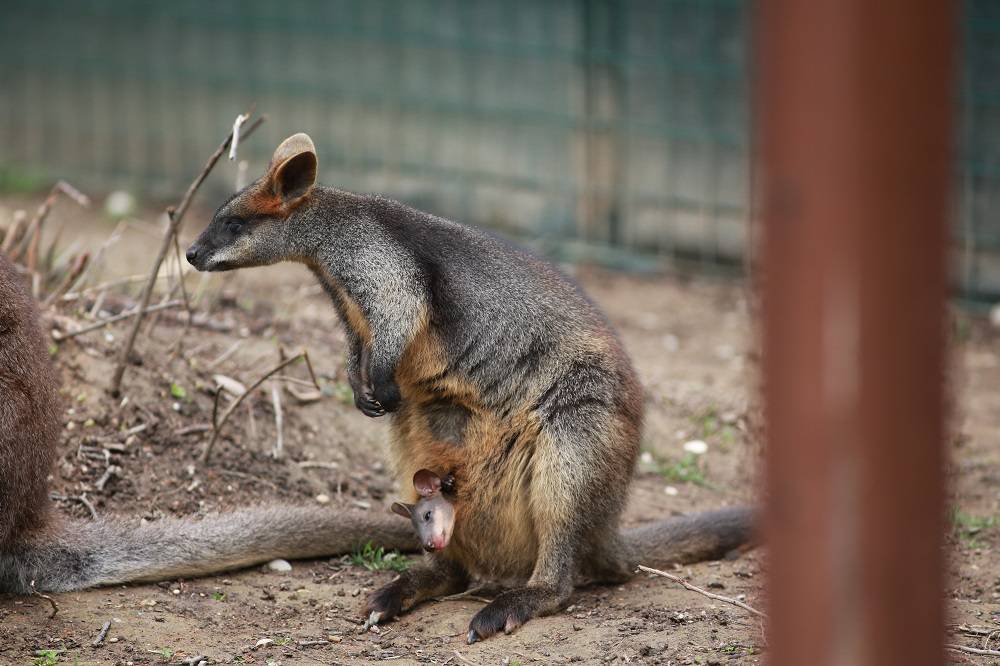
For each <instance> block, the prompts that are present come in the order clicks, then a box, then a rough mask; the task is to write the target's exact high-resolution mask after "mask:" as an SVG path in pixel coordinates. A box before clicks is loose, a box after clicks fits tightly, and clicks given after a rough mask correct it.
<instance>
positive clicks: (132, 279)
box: [62, 268, 195, 301]
mask: <svg viewBox="0 0 1000 666" xmlns="http://www.w3.org/2000/svg"><path fill="white" fill-rule="evenodd" d="M194 272H195V271H194V269H193V268H192V269H191V270H187V271H184V275H185V276H186V275H190V274H191V273H194ZM169 277H171V276H170V275H159V276H157V278H156V279H157V280H165V279H166V278H169ZM148 279H149V276H148V275H129V276H127V277H123V278H118V279H115V280H109V281H108V282H102V283H101V284H99V285H97V286H96V287H87V288H86V289H81V290H80V291H71V292H69V293H67V294H66V295H64V296H63V297H62V300H63V301H75V300H78V299H80V298H82V297H84V296H89V295H90V294H96V293H100V292H102V291H107V290H108V289H113V288H115V287H122V286H125V285H129V284H135V283H136V282H142V281H143V280H148Z"/></svg>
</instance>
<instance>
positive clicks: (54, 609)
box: [28, 581, 59, 620]
mask: <svg viewBox="0 0 1000 666" xmlns="http://www.w3.org/2000/svg"><path fill="white" fill-rule="evenodd" d="M28 586H29V587H30V588H31V594H33V595H34V596H36V597H41V598H42V599H45V600H46V601H48V602H49V605H51V606H52V612H51V613H50V614H49V619H50V620H51V619H52V618H54V617H55V616H56V614H57V613H58V612H59V604H57V603H56V600H55V599H53V598H52V597H50V596H49V595H47V594H42V593H41V592H39V591H38V590H37V589H35V581H31V583H29V584H28Z"/></svg>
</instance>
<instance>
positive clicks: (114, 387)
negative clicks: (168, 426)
mask: <svg viewBox="0 0 1000 666" xmlns="http://www.w3.org/2000/svg"><path fill="white" fill-rule="evenodd" d="M263 120H264V117H263V116H262V117H261V118H258V119H257V121H256V122H254V123H253V124H252V125H250V127H248V128H247V130H246V131H245V132H243V138H244V139H246V138H247V137H249V136H250V134H251V133H253V131H254V130H255V129H256V128H257V127H259V126H260V123H261V122H262V121H263ZM232 140H233V133H232V131H230V132H229V136H227V137H226V139H225V140H224V141H223V142H222V143H221V144H220V145H219V147H218V148H216V150H215V152H214V153H212V156H211V157H209V158H208V162H206V163H205V166H204V167H203V168H202V170H201V173H199V174H198V176H197V177H195V179H194V180H193V181H192V182H191V185H189V186H188V189H187V192H185V193H184V198H182V199H181V202H180V204H178V205H177V207H176V209H174V210H173V211H172V212H171V213H170V214H169V220H170V223H169V224H168V225H167V230H166V232H165V233H164V235H163V242H162V243H161V244H160V251H159V253H158V254H157V256H156V259H155V260H154V262H153V268H152V270H150V272H149V279H148V280H147V282H146V286H145V287H144V288H143V291H142V299H141V301H140V305H139V316H137V317H136V318H135V323H134V324H133V325H132V330H131V331H130V332H129V335H128V338H127V339H126V340H125V344H124V345H123V346H122V350H121V353H120V354H119V355H118V363H117V365H116V366H115V371H114V374H113V375H112V378H111V386H110V391H111V395H113V396H117V395H119V394H120V393H121V385H122V378H123V377H124V376H125V368H126V367H128V361H129V357H130V356H131V355H132V349H133V348H134V347H135V341H136V338H137V337H138V336H139V329H141V328H142V321H143V319H144V318H145V316H146V312H147V311H148V310H149V301H150V299H151V298H152V297H153V288H154V287H155V285H156V280H157V277H158V276H159V274H160V266H162V265H163V260H164V259H166V256H167V253H168V252H169V251H170V246H171V244H172V243H173V239H174V236H175V235H177V233H178V232H179V231H180V228H181V222H182V221H183V220H184V214H185V213H186V212H187V209H188V207H189V206H190V205H191V201H192V200H193V199H194V195H195V193H196V192H197V191H198V188H200V187H201V184H202V183H203V182H204V181H205V178H207V177H208V174H209V173H210V172H211V171H212V169H213V167H215V164H216V162H218V161H219V158H220V157H222V155H223V154H224V153H225V152H226V149H227V148H229V144H230V143H231V142H232Z"/></svg>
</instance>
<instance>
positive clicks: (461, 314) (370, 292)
mask: <svg viewBox="0 0 1000 666" xmlns="http://www.w3.org/2000/svg"><path fill="white" fill-rule="evenodd" d="M317 165H318V161H317V156H316V151H315V149H314V147H313V142H312V141H311V140H310V138H309V137H308V136H306V135H305V134H296V135H294V136H292V137H289V138H288V139H286V140H285V141H284V142H282V143H281V145H279V146H278V148H277V150H276V151H275V153H274V156H273V157H272V159H271V163H270V166H269V168H268V170H267V172H266V174H265V175H264V176H263V177H261V178H260V179H258V180H257V181H256V182H254V183H253V184H251V185H249V186H248V187H246V188H244V189H243V190H242V191H240V192H238V193H237V194H235V195H234V196H232V197H231V198H230V199H229V200H228V201H226V202H225V203H224V204H223V205H222V206H220V207H219V209H218V210H217V211H216V213H215V216H214V217H213V219H212V221H211V223H210V224H209V226H208V227H207V228H206V229H205V231H204V232H203V233H202V234H201V236H200V237H199V238H198V240H197V241H196V242H195V243H194V244H193V245H192V246H191V247H190V249H189V250H188V252H187V257H188V260H189V261H190V262H191V264H193V265H194V266H195V268H197V269H199V270H203V271H224V270H231V269H236V268H244V267H249V266H261V265H266V264H273V263H275V262H279V261H296V262H300V263H302V264H305V265H306V266H307V267H308V268H309V269H310V270H311V271H312V272H313V273H314V274H315V276H316V277H317V279H318V280H319V282H320V283H321V284H322V285H323V287H324V288H325V289H326V291H327V292H328V294H329V296H330V298H331V299H332V301H333V304H334V307H335V308H336V309H337V310H338V312H339V314H340V317H341V319H342V320H343V322H344V324H345V328H346V331H347V336H348V339H349V352H348V374H349V379H350V383H351V385H352V388H353V389H354V392H355V401H356V403H357V405H358V408H359V409H361V410H362V411H363V412H364V413H366V414H368V415H369V416H379V415H381V414H383V413H385V412H391V413H393V416H392V430H393V454H394V457H395V462H396V473H397V474H398V479H399V481H400V484H401V487H406V484H407V483H408V482H409V481H410V479H412V477H413V474H414V472H416V471H417V470H420V469H423V468H427V469H446V470H455V477H456V479H457V483H458V491H457V501H456V505H455V506H456V520H455V530H454V533H453V534H452V537H451V543H450V544H449V546H448V548H447V549H446V552H443V553H434V554H431V555H430V556H429V557H428V558H425V560H426V561H425V562H424V563H423V564H421V565H419V566H415V567H412V568H410V569H409V570H407V571H406V572H404V573H403V574H402V575H401V576H400V577H399V578H398V579H396V580H395V581H393V582H391V583H389V584H388V585H386V586H385V587H383V588H382V589H380V590H378V591H377V592H375V593H374V594H373V595H372V596H371V597H370V598H369V601H368V607H367V610H366V615H369V614H371V613H374V614H375V617H377V618H380V619H382V620H388V619H390V618H392V617H393V616H395V615H396V614H398V613H399V612H400V611H401V610H405V609H407V608H410V607H412V606H413V605H415V604H417V603H419V602H421V601H423V600H425V599H428V598H431V597H436V596H441V595H447V594H452V593H454V592H458V591H461V590H463V589H464V588H465V587H466V585H467V583H468V581H469V579H470V576H477V577H481V578H487V579H493V580H497V581H505V582H507V583H508V584H509V585H511V586H512V589H510V590H508V591H507V592H504V593H503V594H501V595H500V596H499V597H497V598H496V599H495V600H494V601H493V602H492V603H490V604H489V605H487V606H486V607H485V608H483V609H482V610H480V611H479V612H478V613H477V614H476V615H475V617H474V618H473V619H472V622H471V625H470V627H469V633H468V637H469V640H470V641H475V640H478V639H480V638H485V637H487V636H491V635H493V634H496V633H497V632H500V631H511V630H513V629H514V628H516V627H517V626H519V625H521V624H523V623H524V622H526V621H527V620H528V619H530V618H532V617H535V616H537V615H542V614H546V613H552V612H554V611H556V610H557V609H559V608H561V607H562V606H563V605H564V604H565V603H566V601H567V599H568V598H569V596H570V594H571V592H572V589H573V584H574V580H575V579H577V578H580V577H583V578H587V579H590V580H597V581H620V580H622V579H624V578H626V577H627V576H629V574H630V573H631V571H632V565H633V564H634V563H635V562H637V561H640V560H641V561H642V562H644V563H653V564H656V563H661V564H662V563H665V562H690V561H695V560H701V559H706V558H714V557H718V556H720V555H723V554H724V553H726V552H728V551H730V550H732V549H734V548H736V547H738V546H740V545H742V544H744V543H745V542H746V541H747V540H748V539H749V538H750V531H751V512H750V510H749V509H744V508H736V509H725V510H721V511H717V512H711V513H705V514H700V515H696V516H692V517H687V518H682V519H678V520H672V521H665V522H663V523H659V524H657V525H651V526H649V527H645V528H642V529H638V530H632V531H625V532H620V531H619V529H618V521H619V516H620V514H621V511H622V508H623V506H624V504H625V500H626V498H627V496H628V489H629V483H630V481H631V478H632V471H633V466H634V463H635V460H636V455H637V453H638V451H639V439H640V431H641V427H642V411H643V395H642V390H641V388H640V386H639V382H638V380H637V378H636V375H635V372H634V370H633V369H632V365H631V362H630V361H629V358H628V356H627V355H626V354H625V351H624V350H623V349H622V345H621V343H620V342H619V341H618V339H617V337H616V335H615V333H614V332H613V331H612V330H611V327H610V326H609V324H608V322H607V321H606V320H605V318H604V316H603V315H602V314H601V313H600V312H599V311H598V310H597V308H596V307H594V305H593V304H591V303H590V301H588V300H587V298H586V297H585V296H584V295H583V293H582V292H581V291H580V290H579V289H578V288H577V286H576V285H574V284H573V283H572V282H571V281H570V280H568V279H567V278H566V277H564V276H563V275H561V274H560V273H559V272H557V271H556V270H554V269H553V268H551V267H550V266H549V265H548V264H546V263H545V262H544V261H541V260H539V259H538V258H536V257H534V256H533V255H531V254H529V253H528V252H526V251H524V250H522V249H520V248H518V247H516V246H514V245H512V244H509V243H506V242H504V241H502V240H499V239H496V238H494V237H492V236H489V235H487V234H485V233H483V232H481V231H478V230H476V229H473V228H471V227H467V226H463V225H461V224H457V223H455V222H451V221H448V220H445V219H442V218H440V217H436V216H434V215H430V214H428V213H423V212H420V211H418V210H414V209H412V208H409V207H407V206H405V205H403V204H401V203H398V202H396V201H391V200H389V199H385V198H383V197H379V196H369V195H359V194H352V193H350V192H344V191H340V190H336V189H332V188H328V187H321V186H318V185H316V176H317ZM363 351H364V352H365V354H363V353H362V352H363ZM363 355H364V356H365V357H366V362H365V364H364V365H365V366H366V367H365V368H363V369H362V368H361V365H362V362H361V359H362V356H363ZM363 370H364V372H363ZM363 375H364V376H365V377H366V379H367V381H365V379H363ZM369 387H370V390H368V389H369ZM410 492H411V493H412V492H413V491H412V489H411V490H410ZM411 497H413V498H415V495H411Z"/></svg>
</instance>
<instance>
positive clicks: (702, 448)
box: [684, 439, 708, 456]
mask: <svg viewBox="0 0 1000 666" xmlns="http://www.w3.org/2000/svg"><path fill="white" fill-rule="evenodd" d="M684 450H685V451H687V452H688V453H693V454H695V455H696V456H701V455H704V454H706V453H708V444H706V443H705V442H703V441H702V440H700V439H692V440H691V441H688V442H684Z"/></svg>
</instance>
